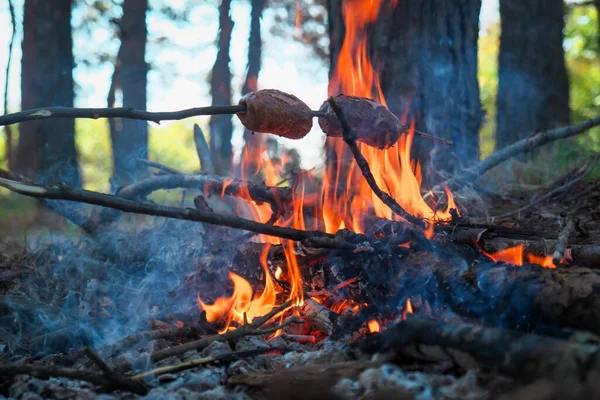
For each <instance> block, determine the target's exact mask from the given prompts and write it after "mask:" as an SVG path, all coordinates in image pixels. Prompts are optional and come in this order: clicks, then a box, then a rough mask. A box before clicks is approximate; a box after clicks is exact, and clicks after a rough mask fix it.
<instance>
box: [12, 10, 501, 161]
mask: <svg viewBox="0 0 600 400" xmlns="http://www.w3.org/2000/svg"><path fill="white" fill-rule="evenodd" d="M290 1H294V0H290ZM13 2H14V4H15V9H16V14H17V15H16V18H17V38H16V43H15V47H14V51H13V60H12V63H11V76H10V80H9V107H8V111H9V112H15V111H19V104H20V60H21V48H20V46H21V39H22V31H21V23H22V18H23V15H22V14H23V11H22V7H23V0H13ZM7 3H8V2H7V1H5V0H4V1H0V71H2V72H1V73H0V88H2V91H3V88H4V84H5V74H4V70H5V68H6V64H7V59H8V44H9V41H10V33H11V24H10V16H9V13H8V4H7ZM248 3H249V2H246V1H234V2H232V18H233V20H234V29H233V33H232V42H231V52H230V55H231V64H230V67H231V70H232V74H233V82H232V87H233V90H234V94H233V100H234V103H236V102H237V100H238V99H239V97H240V89H241V87H242V84H243V79H244V76H245V67H246V58H247V47H248V43H247V41H248V33H249V20H250V7H249V4H248ZM169 4H171V5H172V6H173V7H178V6H182V5H183V0H169ZM273 12H274V11H273V10H271V9H267V10H266V11H265V14H264V18H263V25H262V33H263V63H262V69H261V72H260V76H259V88H263V89H264V88H276V89H279V90H282V91H284V92H288V93H292V94H294V95H296V96H297V97H299V98H300V99H301V100H303V101H304V102H306V103H307V104H308V105H309V107H311V108H313V109H318V108H319V106H320V105H321V103H322V102H323V101H324V100H325V99H326V97H327V79H328V66H327V65H325V63H324V62H323V61H322V60H320V59H318V58H317V57H316V56H315V55H314V54H313V53H312V51H311V50H310V49H309V48H307V47H306V46H304V45H302V44H299V43H296V42H291V41H290V39H282V38H280V37H275V36H273V35H272V34H271V33H270V28H271V25H272V22H273ZM498 17H499V16H498V0H483V2H482V11H481V16H480V21H481V28H482V29H483V28H485V27H486V26H487V25H488V24H490V23H492V22H494V21H496V20H497V19H498ZM73 18H74V19H77V18H81V13H78V12H77V10H75V11H74V14H73ZM147 22H148V29H149V41H150V43H151V44H149V45H148V54H147V61H149V62H150V63H152V65H153V66H154V67H155V68H153V70H152V71H151V72H150V74H149V76H148V80H149V83H148V110H150V111H170V110H177V109H184V108H190V107H202V106H207V105H210V103H211V99H210V94H209V85H208V83H207V77H208V76H209V74H210V70H211V69H212V65H213V63H214V59H215V57H216V47H215V45H214V42H215V38H216V36H217V30H218V12H217V9H216V7H214V5H213V4H212V3H208V2H207V3H205V4H201V5H200V6H198V7H196V8H195V10H194V12H193V13H192V14H191V15H190V21H189V24H184V25H182V24H179V25H178V24H175V23H173V22H172V21H168V20H165V19H161V18H160V17H159V16H158V14H157V13H149V15H148V17H147ZM160 36H168V37H169V38H170V40H171V41H172V42H173V43H175V44H177V46H179V47H181V48H184V49H186V50H185V51H181V50H180V48H177V47H174V46H170V47H167V46H155V45H152V41H153V39H156V38H158V37H160ZM92 41H93V46H95V47H98V48H102V49H106V51H112V52H114V53H116V51H117V49H118V42H115V40H113V39H112V38H111V32H110V31H108V30H102V29H98V30H97V31H95V32H94V34H93V38H92ZM89 46H90V43H89V39H86V38H83V37H81V36H80V37H75V38H74V54H75V56H76V58H77V56H78V55H83V54H85V53H86V52H89ZM159 48H160V49H161V50H158V49H159ZM111 74H112V67H111V66H104V67H100V68H98V67H95V68H88V67H85V66H79V65H78V66H77V67H76V68H75V70H74V78H75V82H76V85H77V89H76V99H75V106H76V107H105V106H106V94H107V92H108V87H109V83H110V77H111ZM0 103H1V102H0ZM0 111H1V112H4V110H3V105H2V104H0ZM234 121H235V124H236V129H235V133H234V139H233V144H234V147H237V148H240V147H241V146H242V144H243V140H242V131H243V130H242V126H241V124H239V122H238V121H237V119H235V118H234ZM281 141H282V142H283V143H284V144H285V145H286V146H289V147H294V148H297V149H298V150H299V152H300V154H301V155H302V167H304V168H312V167H314V166H316V165H318V164H319V162H320V159H321V151H320V149H321V148H322V143H323V142H324V135H323V133H322V132H321V131H320V130H319V128H318V125H317V124H315V128H314V129H313V130H312V131H311V133H310V134H309V135H307V136H306V137H305V138H304V139H302V140H300V141H294V140H287V139H281Z"/></svg>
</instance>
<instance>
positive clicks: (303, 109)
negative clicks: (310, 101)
mask: <svg viewBox="0 0 600 400" xmlns="http://www.w3.org/2000/svg"><path fill="white" fill-rule="evenodd" d="M239 104H240V106H245V107H246V110H245V111H244V112H241V113H238V114H237V116H238V118H239V119H240V121H242V124H244V126H245V127H246V128H248V130H250V131H254V132H262V133H273V134H275V135H279V136H283V137H285V138H288V139H301V138H303V137H304V136H306V135H307V134H308V132H310V130H311V129H312V125H313V123H312V118H313V115H312V111H311V110H310V108H308V106H307V105H306V103H304V102H303V101H302V100H300V99H298V98H297V97H296V96H294V95H292V94H287V93H284V92H281V91H279V90H275V89H265V90H257V91H256V92H250V93H248V94H247V95H245V96H244V97H242V99H241V100H240V103H239Z"/></svg>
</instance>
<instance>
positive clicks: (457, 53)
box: [372, 0, 483, 172]
mask: <svg viewBox="0 0 600 400" xmlns="http://www.w3.org/2000/svg"><path fill="white" fill-rule="evenodd" d="M480 9H481V1H480V0H463V1H459V2H447V1H443V0H420V1H400V2H398V5H397V6H396V7H395V8H394V10H393V12H392V13H389V14H388V15H391V18H388V22H389V23H388V25H387V26H384V27H382V28H384V29H386V30H385V31H384V32H382V33H381V35H380V40H379V42H380V43H381V44H377V42H376V41H375V40H376V39H377V35H375V36H374V37H373V39H372V40H373V43H374V44H373V49H374V57H375V59H376V60H378V63H377V64H378V65H380V66H381V84H382V89H383V92H384V94H385V96H386V99H387V101H388V105H389V107H390V109H391V110H392V111H393V112H394V113H396V114H397V115H403V114H405V113H407V112H408V115H409V119H408V121H410V119H411V118H412V119H414V121H415V123H416V127H417V129H419V130H422V131H425V132H428V133H431V134H434V135H436V136H439V137H442V138H445V139H450V140H452V141H453V142H454V148H453V149H452V150H451V151H448V148H447V147H446V146H437V147H436V146H432V145H431V143H430V142H425V141H421V140H418V141H416V145H417V146H416V147H415V149H416V150H419V149H420V151H421V152H422V153H425V152H426V150H429V149H433V152H432V153H431V161H432V162H433V166H434V167H435V168H436V169H445V170H449V171H452V170H454V171H455V172H456V171H458V170H460V169H462V168H464V167H469V166H470V165H472V164H473V163H474V162H477V161H479V128H480V127H481V122H482V118H483V112H482V110H481V102H480V98H479V83H478V81H477V62H478V61H477V40H478V36H479V12H480ZM384 15H385V14H384ZM413 153H415V152H413Z"/></svg>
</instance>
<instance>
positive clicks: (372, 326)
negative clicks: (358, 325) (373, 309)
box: [367, 319, 379, 333]
mask: <svg viewBox="0 0 600 400" xmlns="http://www.w3.org/2000/svg"><path fill="white" fill-rule="evenodd" d="M367 326H368V327H369V332H371V333H374V332H379V322H377V320H375V319H372V320H370V321H369V323H368V324H367Z"/></svg>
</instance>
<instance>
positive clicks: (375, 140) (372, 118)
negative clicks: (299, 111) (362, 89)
mask: <svg viewBox="0 0 600 400" xmlns="http://www.w3.org/2000/svg"><path fill="white" fill-rule="evenodd" d="M335 100H336V102H337V104H338V105H339V106H340V108H341V109H342V110H343V111H344V115H345V116H346V119H347V120H348V123H349V124H350V126H351V127H353V128H354V130H355V132H356V140H357V141H359V142H363V143H365V144H367V145H369V146H371V147H376V148H379V149H387V148H388V147H391V146H393V145H394V144H395V143H396V142H397V141H398V139H399V138H400V135H401V134H402V132H404V127H403V126H402V123H401V122H400V120H399V119H398V118H397V117H396V116H395V115H394V114H392V112H391V111H390V110H388V109H387V107H385V106H382V105H381V104H379V103H376V102H374V101H373V100H369V99H367V98H364V97H355V96H347V95H344V94H340V95H338V96H336V97H335ZM319 112H320V113H321V114H322V115H321V116H320V117H319V126H320V127H321V129H322V130H323V132H325V134H326V135H327V136H330V137H342V126H341V125H340V121H339V120H338V118H337V116H336V115H335V112H334V111H333V109H332V108H331V105H330V104H329V101H325V102H324V103H323V105H322V106H321V108H320V109H319Z"/></svg>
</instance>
